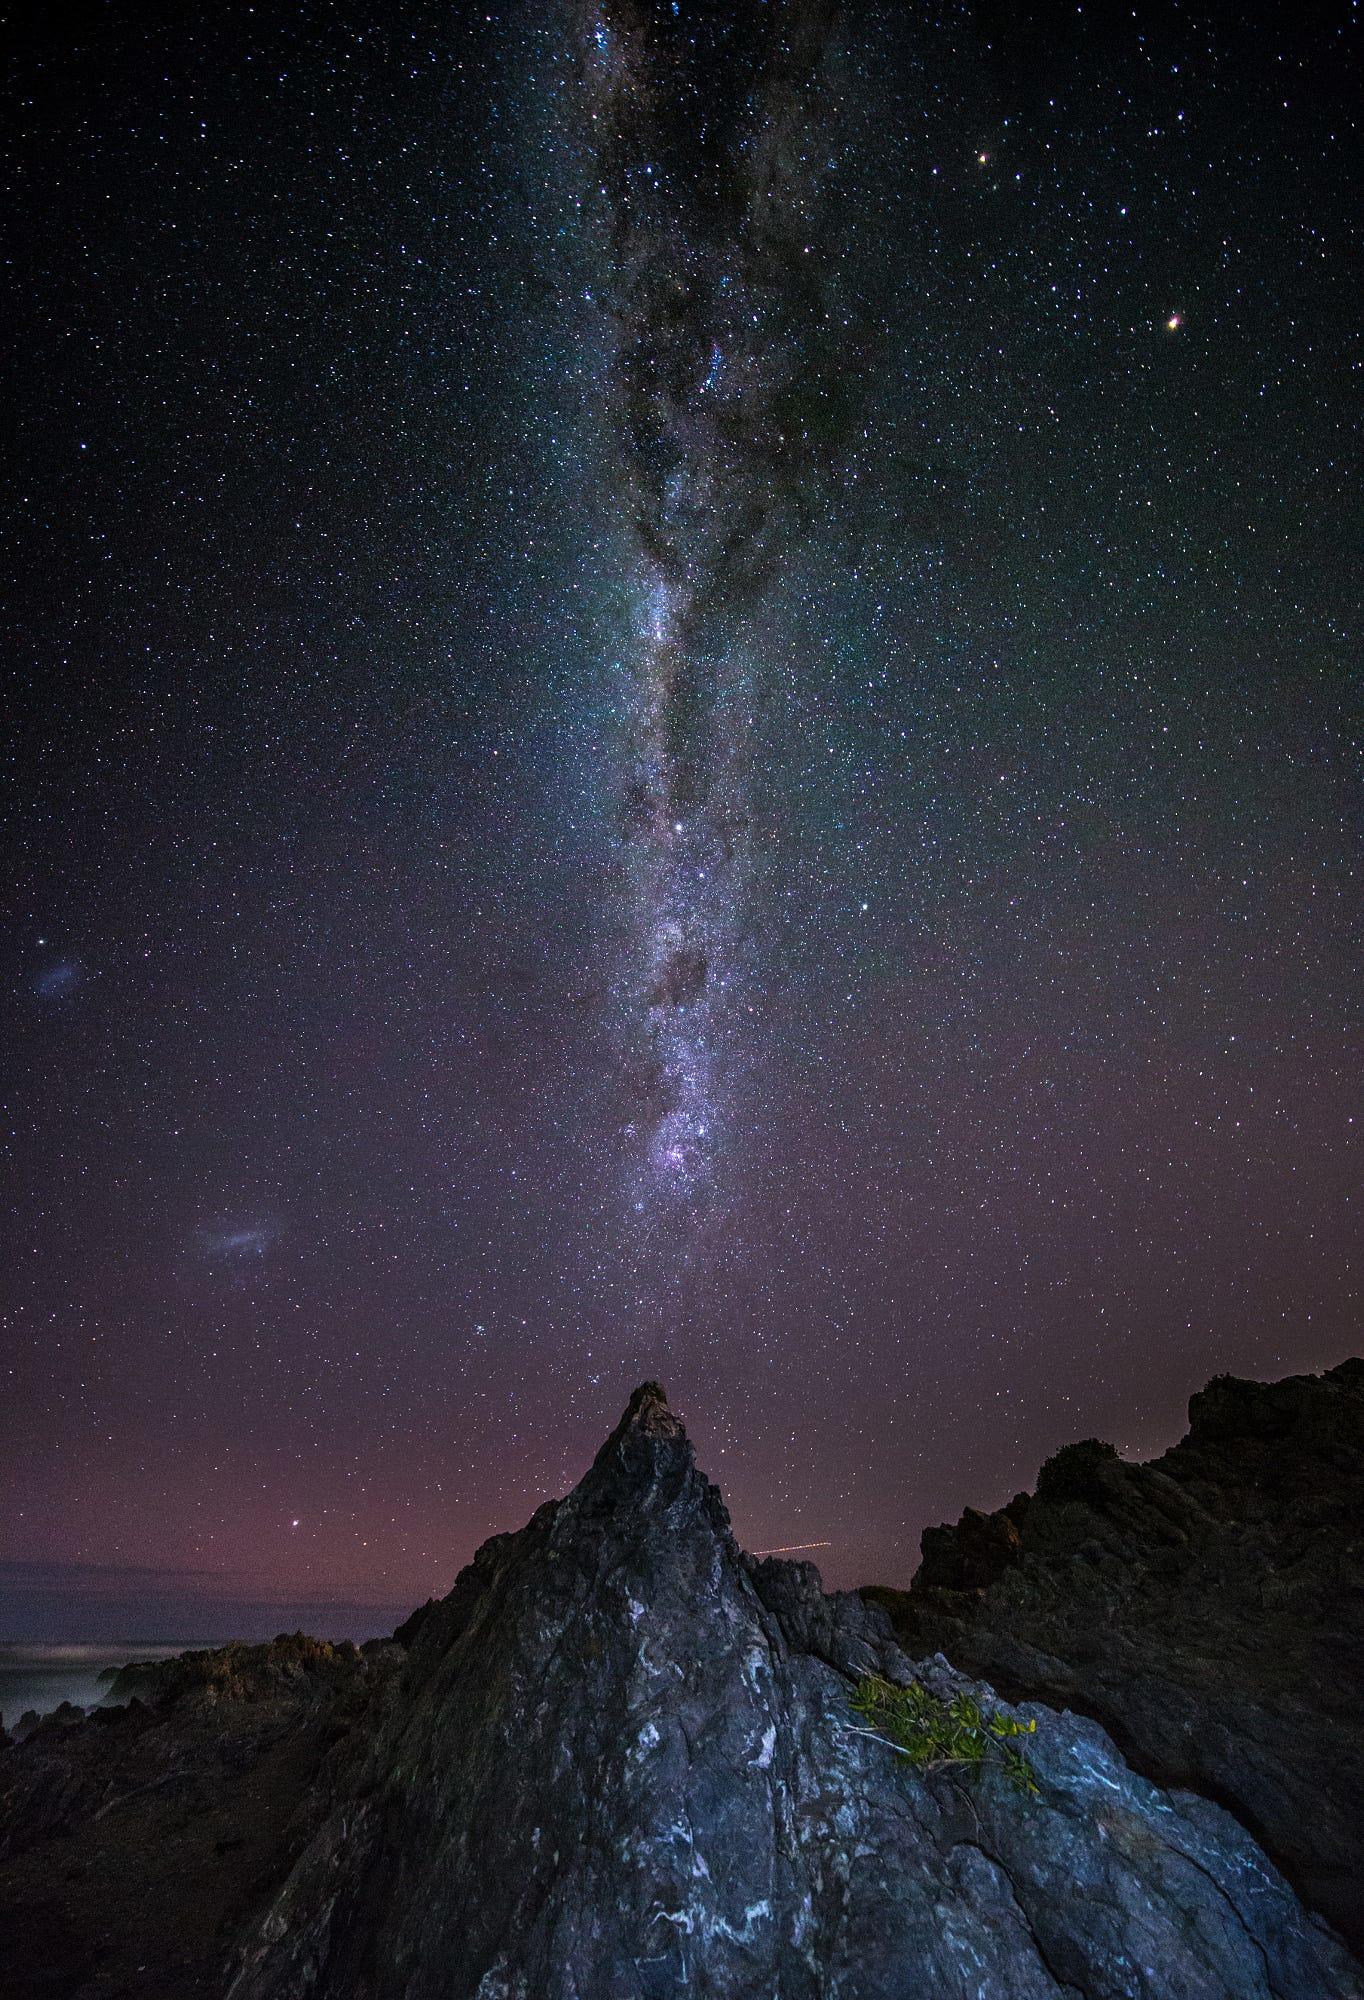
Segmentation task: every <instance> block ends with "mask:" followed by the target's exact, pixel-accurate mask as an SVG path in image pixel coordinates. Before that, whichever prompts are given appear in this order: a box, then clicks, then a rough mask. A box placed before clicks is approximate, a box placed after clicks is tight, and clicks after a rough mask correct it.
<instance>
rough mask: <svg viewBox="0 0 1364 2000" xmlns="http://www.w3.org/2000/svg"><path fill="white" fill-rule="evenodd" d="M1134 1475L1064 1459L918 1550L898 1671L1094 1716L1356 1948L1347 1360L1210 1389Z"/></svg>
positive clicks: (1357, 1472)
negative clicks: (922, 1660)
mask: <svg viewBox="0 0 1364 2000" xmlns="http://www.w3.org/2000/svg"><path fill="white" fill-rule="evenodd" d="M1189 1424H1190V1429H1189V1433H1188V1435H1187V1437H1185V1438H1184V1439H1183V1441H1182V1442H1181V1443H1179V1444H1177V1445H1175V1446H1174V1448H1173V1449H1172V1450H1170V1451H1168V1452H1166V1453H1165V1455H1164V1456H1163V1457H1162V1458H1159V1459H1156V1460H1155V1461H1153V1462H1152V1463H1151V1464H1150V1465H1128V1464H1125V1463H1124V1462H1123V1461H1122V1460H1121V1459H1119V1458H1118V1456H1117V1454H1116V1453H1115V1452H1114V1451H1113V1449H1112V1447H1111V1446H1109V1445H1105V1444H1100V1443H1098V1442H1095V1441H1093V1440H1089V1441H1087V1442H1085V1443H1082V1444H1075V1445H1069V1446H1067V1447H1066V1449H1065V1450H1063V1451H1060V1452H1058V1453H1057V1454H1056V1456H1055V1457H1054V1458H1052V1459H1049V1460H1048V1461H1047V1463H1046V1464H1045V1465H1044V1466H1043V1468H1042V1471H1041V1473H1040V1475H1039V1477H1038V1482H1037V1491H1036V1494H1035V1495H1031V1496H1029V1495H1028V1494H1020V1495H1018V1497H1017V1498H1016V1499H1014V1500H1012V1501H1010V1503H1009V1505H1008V1506H1007V1507H1005V1508H1003V1509H1001V1510H1000V1511H999V1512H998V1513H995V1514H981V1513H977V1512H976V1511H974V1510H973V1509H968V1510H967V1512H966V1513H965V1514H964V1515H963V1516H962V1518H961V1520H960V1521H959V1522H958V1523H957V1525H956V1526H955V1527H951V1528H947V1527H944V1528H930V1529H928V1530H927V1531H926V1532H925V1534H924V1537H923V1562H922V1564H921V1566H920V1568H919V1570H918V1572H917V1574H916V1575H915V1577H914V1579H913V1582H912V1584H911V1586H910V1589H909V1592H908V1594H899V1593H894V1592H886V1591H873V1592H869V1593H868V1595H869V1596H871V1597H873V1598H875V1599H877V1600H878V1601H880V1602H881V1603H882V1604H883V1605H885V1606H886V1608H887V1609H889V1610H890V1612H891V1614H892V1616H893V1618H894V1619H895V1622H896V1627H897V1631H898V1633H899V1635H900V1638H901V1640H902V1642H903V1643H904V1645H905V1646H906V1647H907V1648H908V1649H910V1650H911V1651H924V1650H928V1651H932V1650H936V1649H938V1648H941V1649H942V1650H943V1651H945V1652H946V1653H947V1654H948V1656H949V1657H950V1658H951V1659H952V1660H953V1662H954V1663H955V1664H956V1665H957V1666H958V1667H960V1668H962V1669H964V1670H966V1671H967V1672H970V1673H974V1674H979V1675H982V1676H984V1677H985V1678H986V1679H988V1680H990V1681H991V1682H992V1683H993V1684H994V1685H995V1686H997V1687H999V1688H1001V1689H1004V1690H1007V1691H1008V1692H1010V1693H1011V1694H1014V1695H1020V1694H1026V1695H1029V1696H1033V1697H1036V1698H1038V1699H1041V1700H1044V1701H1047V1702H1050V1703H1053V1704H1073V1705H1074V1706H1075V1707H1076V1708H1078V1709H1081V1710H1083V1711H1084V1713H1086V1714H1088V1715H1091V1716H1094V1717H1096V1718H1097V1719H1098V1720H1099V1721H1101V1722H1102V1723H1103V1724H1104V1725H1105V1726H1106V1728H1107V1729H1108V1730H1109V1731H1110V1732H1111V1734H1112V1735H1113V1736H1114V1737H1115V1738H1116V1740H1117V1741H1118V1743H1119V1744H1120V1745H1121V1747H1122V1748H1123V1750H1124V1751H1125V1753H1126V1754H1127V1755H1128V1756H1129V1757H1130V1758H1131V1759H1132V1760H1133V1762H1134V1763H1135V1764H1137V1765H1138V1766H1139V1767H1140V1768H1141V1769H1142V1770H1144V1771H1145V1772H1147V1773H1148V1774H1149V1775H1151V1776H1152V1777H1154V1778H1156V1779H1158V1780H1160V1781H1161V1782H1162V1783H1166V1784H1178V1785H1188V1786H1192V1787H1194V1788H1196V1789H1197V1790H1199V1791H1201V1792H1205V1793H1207V1794H1208V1795H1210V1796H1211V1797H1213V1798H1217V1799H1220V1800H1221V1801H1222V1802H1223V1803H1225V1804H1226V1805H1228V1806H1229V1807H1231V1808H1232V1810H1233V1811H1235V1812H1236V1813H1237V1815H1238V1816H1239V1817H1240V1818H1241V1819H1242V1820H1243V1822H1244V1823H1245V1824H1246V1825H1247V1826H1248V1827H1249V1828H1251V1829H1252V1830H1253V1831H1254V1832H1255V1833H1256V1834H1257V1836H1258V1837H1259V1839H1260V1840H1261V1842H1262V1843H1263V1844H1264V1846H1265V1847H1266V1848H1267V1849H1268V1851H1269V1852H1270V1853H1271V1855H1273V1857H1274V1858H1275V1860H1276V1861H1277V1862H1278V1863H1279V1865H1280V1866H1281V1867H1282V1868H1283V1869H1284V1870H1285V1871H1286V1872H1287V1873H1288V1874H1289V1876H1290V1877H1291V1879H1292V1880H1293V1881H1294V1883H1295V1885H1296V1886H1297V1888H1298V1889H1299V1891H1300V1893H1301V1894H1302V1895H1303V1896H1304V1897H1305V1898H1306V1899H1307V1900H1308V1901H1309V1902H1310V1903H1311V1904H1312V1905H1313V1906H1314V1907H1315V1908H1317V1909H1319V1910H1321V1911H1323V1912H1325V1913H1326V1914H1327V1915H1328V1916H1329V1917H1330V1918H1331V1919H1332V1920H1333V1921H1334V1922H1335V1923H1336V1924H1337V1925H1338V1926H1339V1927H1340V1928H1341V1930H1342V1931H1344V1932H1345V1933H1346V1934H1347V1936H1349V1937H1350V1939H1351V1941H1352V1942H1353V1944H1354V1946H1355V1949H1356V1950H1364V1810H1362V1808H1364V1361H1359V1360H1354V1361H1346V1362H1343V1363H1342V1364H1341V1366H1340V1367H1338V1368H1333V1369H1331V1370H1330V1372H1329V1373H1328V1374H1325V1375H1320V1376H1311V1375H1308V1376H1293V1377H1290V1378H1288V1379H1287V1380H1285V1381H1281V1382H1270V1383H1258V1382H1243V1381H1238V1380H1236V1379H1234V1378H1232V1377H1229V1376H1227V1377H1222V1378H1220V1379H1218V1380H1216V1381H1214V1382H1212V1383H1210V1384H1209V1386H1208V1387H1207V1388H1206V1389H1204V1390H1203V1391H1202V1392H1201V1393H1200V1394H1199V1395H1196V1396H1195V1397H1194V1398H1193V1400H1192V1401H1191V1402H1190V1404H1189Z"/></svg>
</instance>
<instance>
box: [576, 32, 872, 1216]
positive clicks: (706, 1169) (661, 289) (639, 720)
mask: <svg viewBox="0 0 1364 2000" xmlns="http://www.w3.org/2000/svg"><path fill="white" fill-rule="evenodd" d="M834 13H835V9H834V7H833V6H832V5H829V4H826V0H786V4H783V5H778V6H774V7H771V8H744V7H739V8H732V9H719V10H716V12H715V13H714V15H713V16H712V17H711V18H709V19H703V20H702V22H701V23H700V25H698V23H697V21H696V20H695V19H694V18H691V19H688V20H686V21H683V19H682V18H681V14H680V10H679V9H678V8H675V7H671V6H669V5H665V4H649V0H617V4H609V5H602V6H594V7H592V8H590V9H589V10H588V13H587V17H586V19H585V21H584V23H583V26H582V29H581V47H582V54H583V62H584V67H585V72H586V78H587V90H586V101H585V116H586V119H587V122H588V128H589V133H590V139H591V143H592V146H593V149H594V152H595V155H596V158H597V161H598V165H599V170H600V174H601V180H602V186H603V191H604V193H605V196H606V200H607V205H608V225H607V229H606V231H605V240H604V242H603V243H602V246H601V249H602V254H603V258H604V262H605V264H606V267H607V270H608V273H609V280H608V296H609V299H610V304H611V309H612V315H613V329H614V353H613V359H612V366H611V372H610V403H611V414H612V418H613V420H614V424H615V429H616V437H617V445H618V457H617V460H616V464H617V470H618V475H619V483H620V493H619V498H620V504H621V508H622V512H623V514H624V518H625V520H626V522H627V524H628V529H629V536H630V546H631V548H632V549H633V552H634V558H635V574H634V576H633V579H632V582H633V596H634V602H635V604H636V607H637V615H636V623H635V628H634V631H633V633H632V635H631V648H630V651H631V660H630V667H629V677H630V695H629V699H628V702H627V708H626V717H625V730H624V734H623V749H624V761H625V773H624V783H623V787H622V793H623V796H622V800H621V813H622V823H623V829H624V834H625V838H626V841H627V843H628V851H629V874H630V886H631V895H632V902H633V916H634V926H635V928H634V937H635V942H636V946H637V957H636V962H635V963H634V964H633V965H632V967H631V968H630V970H629V972H628V973H627V975H626V979H625V982H624V988H623V992H622V995H621V998H622V1002H623V1013H624V1016H625V1020H626V1025H627V1032H628V1033H629V1034H630V1035H631V1037H632V1047H631V1056H632V1059H633V1064H634V1076H633V1098H634V1110H635V1118H634V1122H633V1123H632V1125H631V1127H630V1132H629V1136H630V1137H631V1138H632V1139H636V1140H637V1142H638V1143H637V1146H636V1147H635V1149H634V1151H633V1155H632V1160H633V1165H634V1168H635V1187H636V1196H637V1202H638V1205H640V1206H641V1207H643V1206H645V1205H646V1204H647V1202H648V1201H649V1199H650V1198H651V1197H652V1196H654V1195H656V1194H660V1193H661V1194H663V1195H665V1196H666V1195H672V1196H676V1197H680V1198H681V1199H682V1200H684V1201H685V1202H687V1203H693V1202H696V1201H697V1200H698V1199H700V1198H703V1197H705V1196H706V1195H708V1194H710V1193H711V1192H713V1188H714V1175H715V1170H716V1164H717V1161H718V1159H719V1158H720V1156H721V1155H722V1153H723V1149H724V1145H725V1141H726V1138H727V1136H728V1134H727V1130H726V1128H727V1125H728V1123H729V1118H730V1107H729V1105H728V1102H727V1098H726V1093H725V1089H724V1073H725V1069H726V1065H727V1063H728V1062H729V1061H730V1060H731V1049H732V1044H733V1042H734V1040H735V1038H736V1036H738V1037H739V1038H741V1036H742V1027H741V1022H740V1020H739V1018H738V1006H739V1003H740V1001H741V997H742V994H743V987H744V980H743V971H742V967H741V965H740V962H739V955H738V951H737V949H736V938H737V933H738V931H739V928H740V925H741V921H742V917H741V911H742V899H743V894H744V885H745V879H746V874H747V868H748V862H749V859H750V842H751V827H752V802H751V798H750V782H749V774H750V765H751V760H752V757H753V754H754V746H755V743H758V742H761V740H762V737H763V733H764V718H763V705H764V692H763V689H762V687H761V685H760V684H759V677H758V675H757V673H756V671H755V667H754V662H753V659H752V655H751V651H750V650H749V649H747V648H746V645H745V632H744V621H745V619H746V618H747V617H748V616H751V615H752V613H753V612H754V611H755V609H756V608H757V607H758V606H759V605H760V604H761V601H762V597H763V593H764V590H765V588H766V586H767V584H768V582H769V580H770V579H771V577H772V575H773V574H774V572H775V570H776V569H777V567H778V566H779V565H780V563H781V562H782V560H783V557H784V556H786V555H787V554H789V552H790V548H791V544H792V541H793V538H795V537H797V536H798V535H799V534H800V532H801V530H802V527H803V526H805V525H806V524H808V522H809V521H810V519H811V517H812V515H813V513H814V510H815V507H816V503H817V496H818V494H819V492H820V490H821V488H822V487H823V486H824V485H825V484H826V482H827V479H828V477H829V473H830V470H831V466H832V463H833V459H834V445H835V440H836V435H837V429H838V419H839V413H840V409H841V405H842V403H843V400H844V395H843V390H842V387H841V385H840V384H839V382H838V380H837V377H836V368H835V364H836V359H837V354H838V347H839V336H840V332H841V327H840V321H839V314H838V308H837V305H836V303H835V301H834V299H833V297H832V293H831V287H830V285H829V283H828V281H827V279H826V277H825V276H824V271H825V257H824V254H823V245H822V241H821V228H820V216H819V213H818V209H819V196H820V192H821V189H822V186H823V184H824V183H825V181H826V180H827V177H828V173H829V168H830V160H829V157H828V156H829V149H830V147H831V145H832V144H833V143H834V141H833V135H832V134H831V132H830V126H831V123H832V113H833V89H832V85H831V80H830V78H829V75H828V70H827V62H826V57H827V50H828V42H829V37H830V30H831V27H832V23H833V18H834Z"/></svg>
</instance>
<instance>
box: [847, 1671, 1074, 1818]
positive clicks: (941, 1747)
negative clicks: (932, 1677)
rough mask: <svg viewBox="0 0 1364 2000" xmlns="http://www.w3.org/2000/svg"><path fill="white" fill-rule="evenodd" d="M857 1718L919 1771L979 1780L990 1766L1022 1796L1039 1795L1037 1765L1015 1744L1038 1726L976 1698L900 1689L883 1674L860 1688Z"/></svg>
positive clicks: (916, 1686)
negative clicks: (960, 1773) (957, 1772)
mask: <svg viewBox="0 0 1364 2000" xmlns="http://www.w3.org/2000/svg"><path fill="white" fill-rule="evenodd" d="M852 1706H853V1710H854V1713H855V1714H857V1715H859V1716H860V1717H861V1718H862V1720H863V1722H865V1723H866V1725H867V1730H866V1733H867V1734H868V1735H869V1736H874V1737H875V1738H876V1739H877V1740H878V1742H881V1743H884V1744H886V1745H887V1747H888V1748H889V1749H891V1750H895V1751H898V1752H899V1754H900V1755H901V1756H902V1757H907V1758H908V1759H909V1761H910V1763H911V1764H913V1765H914V1767H915V1768H916V1770H920V1771H943V1770H953V1769H962V1770H965V1771H966V1772H968V1773H974V1774H975V1775H977V1776H979V1775H980V1773H981V1772H982V1771H983V1770H985V1768H986V1767H987V1766H988V1765H994V1766H995V1767H996V1768H998V1769H1000V1770H1002V1771H1003V1772H1004V1774H1005V1776H1006V1777H1007V1778H1008V1779H1009V1781H1010V1783H1011V1784H1012V1785H1013V1786H1014V1787H1015V1789H1016V1790H1018V1791H1020V1792H1022V1793H1024V1794H1025V1795H1027V1796H1028V1797H1036V1796H1037V1793H1038V1784H1037V1779H1036V1777H1035V1776H1034V1774H1033V1768H1032V1765H1031V1764H1030V1763H1029V1762H1028V1760H1027V1758H1026V1757H1025V1756H1024V1755H1023V1752H1022V1751H1021V1750H1020V1749H1019V1748H1018V1745H1017V1743H1016V1742H1015V1741H1014V1739H1015V1738H1016V1737H1019V1736H1031V1735H1033V1734H1034V1733H1035V1732H1036V1729H1037V1724H1036V1722H1035V1721H1033V1720H1029V1721H1027V1722H1018V1721H1016V1720H1015V1719H1014V1718H1013V1717H1012V1716H1008V1715H1001V1714H1000V1713H999V1711H998V1710H986V1709H984V1708H982V1707H981V1705H980V1703H979V1702H978V1701H977V1700H976V1699H975V1697H974V1696H973V1695H969V1694H954V1695H951V1696H943V1695H936V1694H934V1693H933V1692H932V1690H931V1689H929V1688H927V1687H925V1686H924V1684H923V1682H922V1681H910V1682H909V1683H908V1685H907V1686H905V1687H900V1686H897V1684H896V1683H895V1682H894V1681H888V1680H885V1679H883V1678H882V1677H881V1676H880V1675H879V1674H873V1675H869V1676H868V1677H867V1679H865V1680H863V1681H860V1682H859V1683H858V1687H857V1691H856V1693H855V1694H854V1695H853V1698H852Z"/></svg>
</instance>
